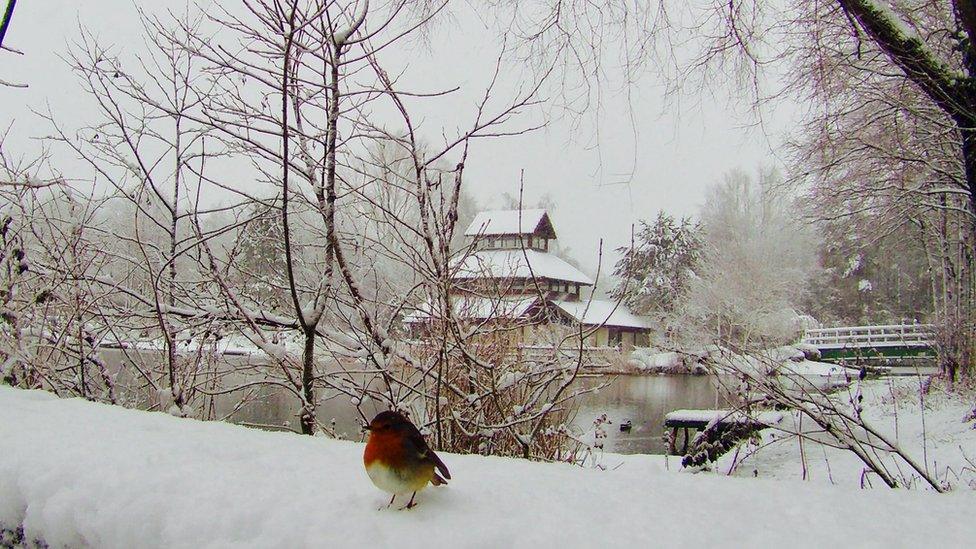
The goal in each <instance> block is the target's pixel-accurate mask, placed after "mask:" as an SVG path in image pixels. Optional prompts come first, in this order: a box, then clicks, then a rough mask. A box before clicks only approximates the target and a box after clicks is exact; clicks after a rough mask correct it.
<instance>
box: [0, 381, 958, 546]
mask: <svg viewBox="0 0 976 549" xmlns="http://www.w3.org/2000/svg"><path fill="white" fill-rule="evenodd" d="M362 450H363V446H362V444H358V443H353V442H342V441H334V440H328V439H324V438H309V437H302V436H299V435H293V434H287V433H270V432H263V431H255V430H250V429H247V428H244V427H239V426H234V425H229V424H223V423H204V422H198V421H194V420H185V419H177V418H174V417H170V416H168V415H165V414H160V413H148V412H140V411H134V410H126V409H122V408H115V407H110V406H105V405H100V404H93V403H89V402H86V401H82V400H77V399H72V400H58V399H56V398H55V397H53V396H52V395H50V394H47V393H42V392H36V391H20V390H15V389H10V388H6V387H0V525H2V527H3V528H6V529H12V528H14V527H16V526H18V525H23V527H24V529H25V530H26V537H27V538H28V539H34V538H42V539H43V540H44V541H46V542H47V543H48V544H49V545H50V546H52V547H61V546H69V547H84V546H91V547H119V548H122V547H126V548H128V547H167V548H179V547H290V548H291V547H336V546H337V547H397V548H403V547H427V548H430V547H553V546H562V547H594V546H614V547H649V546H660V547H760V546H763V547H775V546H790V547H823V546H830V545H835V546H843V547H896V546H903V547H912V546H933V547H966V546H970V544H971V542H972V540H973V539H976V522H974V521H972V520H969V518H968V515H967V510H969V509H973V508H974V505H976V492H973V491H970V490H960V491H957V492H954V493H950V494H947V495H938V494H935V493H932V492H925V491H918V490H897V491H893V490H859V489H853V488H849V487H836V486H829V485H825V484H821V483H810V482H799V481H774V480H767V479H763V478H759V479H754V478H736V477H724V476H719V475H713V474H698V475H695V474H689V473H680V472H676V471H675V470H676V469H677V468H678V467H677V461H676V460H675V459H673V458H672V459H671V463H670V466H671V467H670V469H671V470H668V468H667V467H666V463H665V459H664V458H663V457H660V456H657V457H655V456H627V457H619V458H618V457H616V456H605V457H604V462H605V463H606V465H607V466H608V469H607V470H599V469H582V468H578V467H574V466H571V465H564V464H543V463H533V462H528V461H522V460H516V459H503V458H485V457H480V456H459V455H451V454H444V455H443V456H442V457H443V459H444V461H445V462H446V463H447V465H448V466H449V467H450V469H451V473H452V475H453V480H452V481H451V484H450V486H447V487H442V488H437V489H430V490H428V491H426V492H424V493H423V494H422V495H421V496H420V497H419V501H420V505H419V506H418V507H417V508H415V509H413V510H410V511H397V510H393V509H391V510H385V509H384V510H379V509H380V508H381V507H383V506H384V505H385V504H386V501H387V497H386V496H385V495H384V494H383V493H381V492H379V491H378V490H377V489H376V488H374V487H373V486H372V484H371V483H370V481H369V480H368V478H367V477H366V474H365V472H364V470H363V467H362V461H361V456H362ZM893 517H900V518H899V519H898V520H892V518H893ZM8 536H9V532H8Z"/></svg>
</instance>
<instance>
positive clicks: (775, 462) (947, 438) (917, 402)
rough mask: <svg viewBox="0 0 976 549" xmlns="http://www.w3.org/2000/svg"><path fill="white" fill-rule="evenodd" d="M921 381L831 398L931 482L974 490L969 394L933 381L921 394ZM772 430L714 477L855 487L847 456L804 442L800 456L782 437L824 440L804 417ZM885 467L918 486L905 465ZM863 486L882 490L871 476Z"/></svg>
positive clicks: (974, 425)
mask: <svg viewBox="0 0 976 549" xmlns="http://www.w3.org/2000/svg"><path fill="white" fill-rule="evenodd" d="M927 380H928V378H927V377H912V376H905V377H889V378H882V379H876V380H868V381H865V382H863V383H856V382H855V383H852V384H851V387H850V388H849V389H847V390H843V391H840V392H838V393H836V394H835V395H834V398H838V399H846V400H848V401H856V400H857V397H858V396H859V395H860V396H861V397H863V400H862V401H861V406H862V408H863V417H864V418H865V421H867V422H868V423H869V424H870V425H871V426H872V427H873V428H876V429H878V430H879V431H880V432H882V433H884V435H885V436H886V437H888V438H890V439H892V440H893V441H895V442H897V444H898V445H899V446H900V447H901V449H902V450H903V451H905V452H906V453H908V454H909V455H910V456H911V457H912V458H913V459H914V460H916V461H917V462H919V463H927V468H928V470H929V472H930V474H931V475H932V476H933V477H935V478H938V479H939V480H940V481H942V482H944V483H948V484H949V485H950V486H951V487H952V488H954V489H962V490H966V489H976V419H974V418H973V417H972V414H973V411H974V406H976V398H974V396H976V395H974V393H973V392H972V391H967V390H961V391H949V390H947V389H946V388H945V387H944V386H943V385H941V384H940V383H939V382H938V381H935V382H932V384H931V386H930V387H929V390H928V391H927V392H923V391H922V387H923V385H924V384H927V383H929V382H928V381H927ZM923 410H924V413H923ZM779 426H780V427H782V429H783V430H782V431H776V430H773V429H768V430H766V431H763V433H762V441H761V442H760V445H759V446H758V447H756V448H750V447H743V448H742V450H740V453H739V455H738V456H735V454H731V453H730V454H726V456H724V457H723V458H722V459H721V460H719V464H718V466H717V467H716V471H717V472H724V473H727V472H728V471H729V469H730V468H731V467H732V465H733V464H735V465H736V467H735V469H734V474H736V475H742V476H750V477H751V476H754V475H758V476H759V477H773V478H778V479H804V478H805V479H806V480H808V481H813V482H823V483H830V484H840V485H845V486H851V487H857V486H860V485H861V483H862V475H861V473H862V471H863V470H864V466H863V465H862V464H861V462H860V461H859V460H858V459H857V458H856V457H855V456H854V455H853V454H852V453H850V452H847V451H844V450H839V449H836V448H832V447H830V446H825V445H822V444H817V443H815V442H811V441H810V440H806V439H805V440H806V441H805V442H804V444H803V448H802V450H801V445H800V438H799V437H796V436H791V435H789V434H788V433H784V432H783V431H787V432H804V433H807V434H808V435H809V436H810V438H812V439H814V440H818V439H823V438H824V437H823V436H822V435H820V434H816V433H815V431H816V430H817V429H816V425H814V423H813V422H812V421H811V420H810V419H809V418H806V419H805V420H804V421H801V420H800V419H799V416H796V415H793V414H787V415H786V419H785V420H784V422H781V424H780V425H779ZM884 462H885V464H886V466H887V467H888V468H889V470H890V471H891V472H892V473H893V474H894V476H895V477H896V478H898V479H899V480H901V481H903V482H902V483H903V484H912V483H914V484H915V485H918V486H921V485H920V484H919V483H918V479H914V480H913V479H912V477H913V475H912V474H911V471H910V469H909V468H908V467H907V466H906V465H905V464H904V462H898V461H897V460H895V459H894V458H888V459H885V460H884ZM867 481H868V482H872V483H874V485H876V486H880V485H882V484H881V482H880V481H879V480H878V479H877V477H873V478H872V476H871V475H868V478H867Z"/></svg>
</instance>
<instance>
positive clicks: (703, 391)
mask: <svg viewBox="0 0 976 549" xmlns="http://www.w3.org/2000/svg"><path fill="white" fill-rule="evenodd" d="M152 354H154V353H145V352H142V353H140V352H132V351H129V353H128V359H123V357H122V356H121V353H119V352H118V351H112V350H103V357H105V358H106V359H107V362H108V363H109V364H110V365H112V366H115V367H118V366H120V365H121V364H122V363H124V362H128V361H131V360H133V359H134V360H137V361H140V362H143V363H146V362H150V361H152V360H153V359H158V354H155V356H147V355H152ZM225 360H227V361H228V362H230V361H236V360H243V361H245V362H246V361H247V359H239V358H233V359H230V358H229V357H228V358H225ZM125 370H129V369H128V368H127V369H124V370H123V371H125ZM225 382H226V383H230V381H227V380H225ZM578 383H580V384H582V385H585V386H593V385H596V384H603V383H608V385H607V386H606V387H603V388H602V389H600V390H599V391H598V392H594V393H589V394H586V395H584V396H582V397H580V399H579V408H578V410H577V413H576V416H575V417H574V418H573V420H572V424H573V426H574V427H575V428H576V429H577V430H578V431H579V432H581V433H582V432H587V431H590V430H591V429H593V421H594V420H595V419H596V418H598V417H600V416H601V415H603V414H606V415H607V418H608V419H609V420H610V424H608V425H605V426H604V431H605V432H606V435H607V436H606V438H605V439H604V440H603V444H604V446H603V448H604V450H605V451H607V452H614V453H621V454H663V453H665V452H666V451H667V444H666V443H665V442H664V440H663V439H662V435H663V434H664V416H665V414H667V413H668V412H671V411H673V410H678V409H682V408H718V407H721V406H722V405H723V402H724V401H723V399H722V397H721V395H722V391H721V390H720V389H719V388H718V383H717V380H716V379H715V378H713V377H710V376H690V375H663V376H615V377H602V376H601V377H587V378H580V379H579V381H578ZM320 397H325V398H323V400H321V401H320V402H319V404H318V407H317V409H318V417H319V420H320V421H321V422H323V423H325V424H332V425H334V429H335V431H336V432H337V434H338V435H339V436H341V437H342V438H346V439H351V440H360V439H361V437H362V432H361V429H360V426H361V425H362V418H361V416H360V415H359V413H358V412H357V410H356V408H355V406H354V405H353V404H352V403H351V402H350V400H349V397H348V396H345V395H334V396H331V397H330V396H329V395H328V394H322V395H320ZM238 402H239V395H220V396H217V397H216V398H215V399H214V401H213V407H212V408H211V409H210V410H208V412H209V413H207V414H205V415H207V416H210V417H217V418H220V417H223V416H227V415H229V414H231V413H232V412H233V415H232V416H231V417H230V421H232V422H234V423H240V424H244V425H249V426H254V427H261V428H272V429H291V430H296V429H297V428H298V424H297V420H296V413H297V410H296V401H295V399H294V397H293V396H292V395H290V394H287V393H286V392H284V391H282V390H274V389H272V388H268V387H265V388H262V389H261V390H260V394H259V395H258V396H257V397H256V398H253V399H252V400H250V401H249V402H247V403H246V404H245V405H243V406H241V407H239V408H238V409H236V410H235V406H236V405H237V404H238ZM136 405H137V406H139V407H145V404H144V403H139V404H136ZM362 409H363V413H365V414H366V415H367V416H368V417H371V416H372V414H374V413H376V412H378V411H379V408H378V407H377V406H375V405H369V404H367V403H364V405H363V407H362ZM624 420H630V421H631V422H632V425H633V427H632V429H631V430H630V431H626V432H622V431H620V423H621V422H622V421H624Z"/></svg>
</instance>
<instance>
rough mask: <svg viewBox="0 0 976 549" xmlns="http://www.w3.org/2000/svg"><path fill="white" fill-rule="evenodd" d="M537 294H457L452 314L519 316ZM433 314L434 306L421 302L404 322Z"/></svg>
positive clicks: (467, 317) (477, 317) (478, 317)
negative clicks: (528, 295)
mask: <svg viewBox="0 0 976 549" xmlns="http://www.w3.org/2000/svg"><path fill="white" fill-rule="evenodd" d="M538 299H539V298H538V296H531V297H506V298H500V299H491V298H487V297H476V296H457V297H453V298H452V305H453V306H454V315H455V316H456V317H457V318H459V319H464V320H485V319H488V318H519V317H521V316H522V315H524V314H525V313H526V311H528V310H529V308H530V307H532V305H533V304H535V302H536V301H538ZM432 316H435V313H434V307H433V306H432V305H431V304H430V303H423V304H421V305H420V306H419V307H417V309H416V310H415V311H414V312H413V313H410V314H409V315H408V316H407V318H406V319H405V321H406V322H408V323H409V322H418V321H422V320H426V319H429V318H430V317H432Z"/></svg>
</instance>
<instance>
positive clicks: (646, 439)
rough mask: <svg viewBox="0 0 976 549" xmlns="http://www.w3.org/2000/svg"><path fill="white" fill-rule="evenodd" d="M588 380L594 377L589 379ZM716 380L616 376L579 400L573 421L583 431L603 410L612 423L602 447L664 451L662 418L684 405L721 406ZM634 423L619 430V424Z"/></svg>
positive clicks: (638, 451) (633, 451) (618, 450)
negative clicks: (596, 390) (627, 428)
mask: <svg viewBox="0 0 976 549" xmlns="http://www.w3.org/2000/svg"><path fill="white" fill-rule="evenodd" d="M587 381H592V380H587ZM720 394H721V393H720V391H719V389H718V387H717V383H716V381H715V379H714V378H712V377H708V376H687V375H675V376H619V377H617V378H615V379H613V380H612V382H611V383H610V386H608V387H604V388H603V389H601V390H600V392H599V393H596V394H589V395H586V396H585V397H584V398H582V399H581V400H582V402H581V403H580V407H579V411H578V412H577V414H576V419H575V421H574V424H575V425H576V426H577V427H578V428H580V429H582V430H584V431H586V430H590V429H592V428H593V420H594V419H596V418H597V417H598V416H600V415H601V414H607V417H608V418H609V419H610V421H611V422H613V423H612V424H611V425H607V426H604V430H605V431H606V433H607V438H606V439H605V442H604V446H603V449H604V450H606V451H607V452H615V453H619V454H664V453H666V452H667V449H668V447H667V444H666V443H665V442H664V440H663V439H662V436H663V435H664V416H665V415H666V414H667V413H668V412H672V411H674V410H680V409H683V408H720V407H722V405H723V402H724V399H722V398H721V397H720ZM628 419H629V420H630V421H631V422H633V428H632V429H631V430H630V431H626V432H621V431H620V428H619V426H620V422H621V421H624V420H628Z"/></svg>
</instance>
